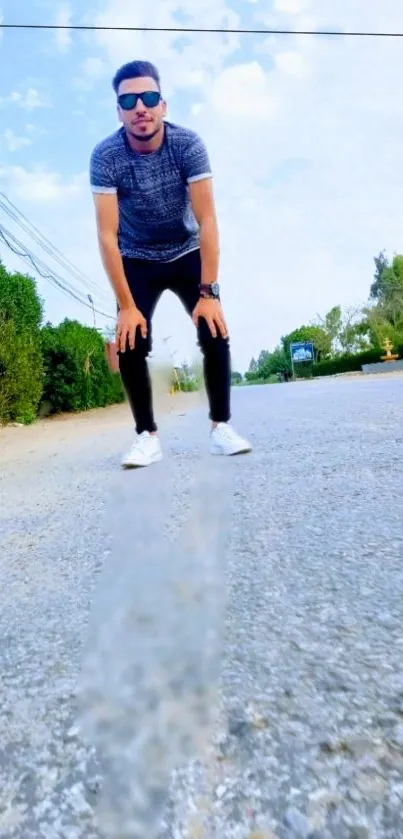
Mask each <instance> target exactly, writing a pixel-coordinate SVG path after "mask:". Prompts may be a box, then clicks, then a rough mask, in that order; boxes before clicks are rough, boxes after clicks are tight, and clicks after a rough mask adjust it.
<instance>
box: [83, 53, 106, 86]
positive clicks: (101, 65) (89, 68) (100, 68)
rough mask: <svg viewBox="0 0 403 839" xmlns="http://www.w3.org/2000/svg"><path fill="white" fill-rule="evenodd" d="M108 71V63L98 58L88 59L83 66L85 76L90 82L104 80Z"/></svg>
mask: <svg viewBox="0 0 403 839" xmlns="http://www.w3.org/2000/svg"><path fill="white" fill-rule="evenodd" d="M106 70H107V68H106V62H105V61H104V60H102V59H101V58H99V57H98V56H92V57H91V56H90V57H89V58H86V59H85V61H84V63H83V65H82V71H83V75H84V77H85V79H86V80H87V81H90V82H97V81H99V79H102V78H103V76H104V75H105V73H106Z"/></svg>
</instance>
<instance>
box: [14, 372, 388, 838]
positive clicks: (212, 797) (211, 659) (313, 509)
mask: <svg viewBox="0 0 403 839" xmlns="http://www.w3.org/2000/svg"><path fill="white" fill-rule="evenodd" d="M402 421H403V382H402V380H401V379H383V378H381V377H380V378H379V379H376V380H361V379H360V380H349V379H338V380H329V381H318V382H313V383H301V384H295V385H291V384H290V385H279V386H272V387H266V388H253V389H252V388H247V389H240V390H236V391H235V393H234V422H235V424H236V426H237V428H239V430H240V431H241V433H245V434H246V435H247V436H249V437H251V439H252V442H253V444H254V452H253V454H252V455H251V456H247V457H242V458H239V459H231V460H225V461H221V460H217V459H215V460H211V459H210V458H209V456H208V455H206V454H205V449H206V447H207V445H208V439H207V433H206V432H207V428H206V425H205V421H204V411H202V410H198V409H197V410H192V411H191V412H190V413H188V414H187V415H186V416H182V417H171V418H169V419H168V420H166V422H165V424H164V425H163V428H162V432H163V438H164V446H165V449H166V455H167V457H166V460H165V461H164V462H163V463H162V464H158V465H157V466H155V467H153V469H150V470H147V471H144V472H131V473H121V472H120V470H119V469H118V468H117V466H118V463H119V455H120V452H121V450H122V448H124V446H125V445H126V444H127V443H128V442H129V438H130V430H129V429H128V430H127V435H126V436H125V433H122V429H119V432H118V433H117V432H116V430H115V429H113V428H110V429H109V430H108V431H107V433H104V434H103V436H102V437H99V436H97V435H94V437H93V438H92V437H91V436H89V435H88V434H87V435H86V436H85V439H84V438H82V439H77V440H76V441H71V440H69V441H68V444H66V446H65V448H64V449H63V450H61V451H60V452H59V453H58V455H57V456H54V454H52V455H50V454H49V453H48V454H46V453H45V454H44V456H43V457H40V456H39V455H38V452H36V453H35V456H32V458H30V457H29V455H27V458H26V462H25V464H24V466H23V467H22V466H21V464H20V465H19V467H18V469H16V468H13V467H12V465H10V464H8V465H7V466H6V468H4V469H2V472H1V484H0V491H1V510H0V527H1V534H2V538H1V559H0V634H1V647H0V680H1V691H0V836H1V837H6V838H7V839H16V837H18V839H95V838H96V837H97V839H98V837H99V836H100V833H99V832H98V829H97V828H96V826H95V815H94V814H95V811H97V813H98V818H100V819H101V821H102V826H103V830H104V831H105V835H106V836H108V837H109V836H110V837H112V836H113V837H114V839H129V837H130V839H137V836H140V835H141V836H142V837H143V836H144V835H145V833H144V826H147V836H148V837H149V839H151V838H152V836H153V835H154V834H153V831H154V830H155V829H156V827H155V820H156V817H157V815H158V814H159V812H160V810H161V812H162V808H163V807H165V816H164V825H165V826H164V827H163V828H162V835H163V836H164V837H172V839H173V837H180V839H185V837H187V836H188V837H189V839H190V837H193V839H196V837H198V839H200V837H202V836H203V837H205V839H213V837H214V839H215V837H216V838H217V839H250V838H251V837H255V839H256V837H264V839H268V838H269V837H270V839H272V837H275V839H332V838H333V837H334V838H336V837H337V839H392V837H393V839H398V837H401V836H402V835H403V667H402V661H403V623H402V616H403V504H402V490H403V477H402V451H403V448H402V443H403V422H402ZM0 469H1V460H0ZM223 580H224V581H225V585H224V584H223V582H222V581H223ZM83 653H85V654H84V657H83ZM83 661H84V662H85V663H84V667H83V668H82V662H83ZM218 678H219V679H220V684H219V689H218V691H217V679H218ZM77 696H78V697H79V702H78V700H77ZM78 708H79V713H78V710H77V709H78ZM211 729H212V730H213V734H211ZM212 741H213V746H212V748H211V749H207V753H206V754H205V749H206V748H207V746H208V744H209V743H211V742H212ZM89 742H91V743H94V744H96V745H97V747H98V752H97V755H96V754H95V752H94V749H92V748H91V747H90V745H89ZM198 754H200V755H202V756H204V758H205V762H204V763H201V764H199V762H198V761H197V760H193V757H197V755H198ZM177 764H179V770H178V771H176V772H174V774H173V776H172V780H171V785H170V791H169V800H168V802H166V801H165V798H164V785H166V784H167V782H168V781H167V779H168V778H169V776H170V773H171V769H172V768H173V767H174V766H176V765H177ZM104 777H105V778H106V779H107V781H106V782H105V781H104V780H103V778H104ZM100 802H101V803H100ZM100 807H101V809H99V808H100ZM203 825H204V827H203ZM203 830H204V833H203Z"/></svg>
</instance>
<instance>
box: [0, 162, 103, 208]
mask: <svg viewBox="0 0 403 839" xmlns="http://www.w3.org/2000/svg"><path fill="white" fill-rule="evenodd" d="M86 181H87V174H86V173H85V174H82V175H77V176H76V177H75V178H73V179H72V180H71V181H66V180H64V179H63V178H62V177H61V175H60V174H58V173H57V172H50V171H47V170H46V169H39V168H38V169H33V170H28V169H25V168H24V167H23V166H2V167H0V184H1V183H3V184H4V185H5V186H6V188H7V189H8V191H12V193H13V195H14V197H15V199H16V200H21V201H24V202H27V203H30V204H36V203H41V204H46V203H51V202H52V201H54V200H56V199H65V198H67V197H70V196H73V197H74V196H77V197H79V196H80V194H81V192H82V186H83V183H84V182H86Z"/></svg>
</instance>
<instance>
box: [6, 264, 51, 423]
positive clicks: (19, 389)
mask: <svg viewBox="0 0 403 839" xmlns="http://www.w3.org/2000/svg"><path fill="white" fill-rule="evenodd" d="M41 320H42V302H41V300H40V298H39V296H38V294H37V291H36V286H35V283H34V281H33V280H32V279H31V278H30V277H26V276H24V275H22V274H18V273H13V274H11V273H9V272H8V271H6V269H5V268H4V266H3V265H1V263H0V423H2V424H5V423H7V422H14V421H15V422H23V423H30V422H33V420H34V419H35V417H36V414H37V410H38V405H39V402H40V399H41V396H42V391H43V364H42V355H41V343H40V324H41Z"/></svg>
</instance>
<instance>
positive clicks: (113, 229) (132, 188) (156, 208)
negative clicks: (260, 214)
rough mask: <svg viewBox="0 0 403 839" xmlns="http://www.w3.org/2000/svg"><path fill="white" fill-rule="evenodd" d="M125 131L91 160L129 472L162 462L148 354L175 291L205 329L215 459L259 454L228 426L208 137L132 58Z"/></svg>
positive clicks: (126, 72)
mask: <svg viewBox="0 0 403 839" xmlns="http://www.w3.org/2000/svg"><path fill="white" fill-rule="evenodd" d="M113 88H114V91H115V93H116V96H117V106H118V114H119V118H120V121H121V123H122V127H121V128H120V129H119V131H117V132H116V133H115V134H113V135H112V136H111V137H108V138H107V139H106V140H104V141H103V142H101V143H100V144H99V145H97V146H96V148H95V149H94V151H93V154H92V158H91V187H92V191H93V194H94V201H95V208H96V218H97V228H98V239H99V246H100V252H101V256H102V261H103V264H104V266H105V270H106V272H107V274H108V277H109V279H110V282H111V284H112V286H113V289H114V292H115V295H116V298H117V303H118V320H117V329H116V335H117V339H116V340H117V347H118V352H119V367H120V372H121V375H122V380H123V383H124V386H125V389H126V392H127V395H128V399H129V401H130V405H131V408H132V412H133V416H134V420H135V423H136V431H137V436H136V439H135V441H134V444H133V446H132V448H131V449H130V451H129V452H128V454H127V455H126V456H125V457H124V459H123V462H122V465H123V466H124V467H139V466H148V465H150V464H151V463H155V462H156V461H159V460H161V458H162V450H161V445H160V441H159V438H158V434H157V426H156V424H155V421H154V415H153V404H152V392H151V382H150V376H149V371H148V366H147V356H148V354H149V352H150V349H151V321H152V316H153V313H154V310H155V307H156V304H157V302H158V300H159V298H160V296H161V294H162V293H163V292H164V291H165V290H168V289H169V290H171V291H173V292H174V293H175V294H176V295H177V296H178V297H179V299H180V300H181V301H182V303H183V305H184V307H185V309H186V310H187V312H188V313H189V315H191V317H192V318H193V321H194V323H195V325H196V326H197V328H198V337H199V344H200V347H201V350H202V353H203V356H204V375H205V381H206V389H207V394H208V398H209V404H210V419H211V421H212V430H211V452H212V453H213V454H224V455H234V454H240V453H242V452H248V451H250V450H251V446H250V445H249V443H247V442H246V440H243V439H242V438H241V437H240V436H239V435H238V434H236V432H235V431H234V430H233V428H232V427H231V426H230V425H229V420H230V384H231V365H230V351H229V342H228V333H227V326H226V323H225V319H224V314H223V311H222V307H221V303H220V296H219V286H218V283H217V277H218V267H219V241H218V230H217V221H216V214H215V207H214V198H213V190H212V175H211V168H210V163H209V159H208V155H207V152H206V149H205V147H204V144H203V143H202V141H201V140H200V138H199V137H198V136H197V135H196V134H195V133H194V132H193V131H189V130H188V129H186V128H181V127H179V126H177V125H174V124H172V123H170V122H167V121H166V120H165V116H166V103H165V101H164V99H163V97H162V94H161V84H160V77H159V73H158V71H157V69H156V68H155V67H154V66H153V65H152V64H150V63H149V62H143V61H133V62H131V63H130V64H125V65H124V66H123V67H121V69H120V70H118V72H117V73H116V76H115V78H114V80H113Z"/></svg>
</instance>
